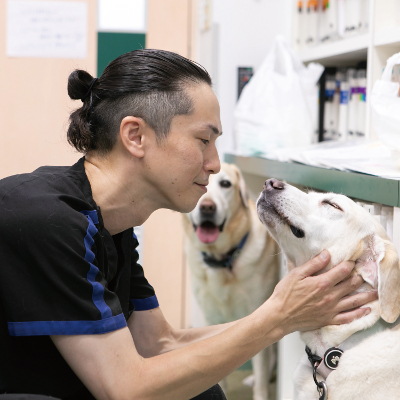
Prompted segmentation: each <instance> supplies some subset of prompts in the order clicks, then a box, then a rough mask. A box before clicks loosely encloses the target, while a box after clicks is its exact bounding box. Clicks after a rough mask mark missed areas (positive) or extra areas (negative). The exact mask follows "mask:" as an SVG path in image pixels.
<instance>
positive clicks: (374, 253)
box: [356, 234, 400, 323]
mask: <svg viewBox="0 0 400 400" xmlns="http://www.w3.org/2000/svg"><path fill="white" fill-rule="evenodd" d="M360 246H361V247H360ZM358 250H359V251H360V250H362V254H361V255H360V256H359V257H358V258H357V260H356V267H357V269H358V270H359V271H360V273H361V276H362V277H363V279H364V280H365V281H366V282H368V283H369V284H370V285H371V286H372V287H374V288H376V289H378V294H379V308H380V313H381V317H382V318H383V319H384V320H385V321H386V322H389V323H392V322H394V321H396V319H397V318H398V317H399V315H400V265H399V256H398V254H397V251H396V249H395V248H394V246H393V244H392V243H391V242H390V241H389V240H386V239H382V238H381V237H380V236H378V235H377V234H372V235H369V236H367V237H366V238H364V240H363V241H362V242H361V243H360V245H359V248H358Z"/></svg>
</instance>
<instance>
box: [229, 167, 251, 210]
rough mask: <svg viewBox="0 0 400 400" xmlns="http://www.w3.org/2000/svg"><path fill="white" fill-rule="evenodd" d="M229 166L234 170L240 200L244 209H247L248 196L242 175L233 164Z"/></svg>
mask: <svg viewBox="0 0 400 400" xmlns="http://www.w3.org/2000/svg"><path fill="white" fill-rule="evenodd" d="M230 165H231V167H233V169H234V170H235V173H236V175H237V178H238V183H239V191H240V198H241V199H242V203H243V205H244V206H245V207H246V208H248V207H249V194H248V192H247V186H246V182H245V180H244V178H243V175H242V173H241V172H240V169H239V168H238V167H237V166H236V165H235V164H230Z"/></svg>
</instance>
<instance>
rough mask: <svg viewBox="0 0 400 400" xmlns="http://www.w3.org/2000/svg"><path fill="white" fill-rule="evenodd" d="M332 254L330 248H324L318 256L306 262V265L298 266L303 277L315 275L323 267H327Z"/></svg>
mask: <svg viewBox="0 0 400 400" xmlns="http://www.w3.org/2000/svg"><path fill="white" fill-rule="evenodd" d="M330 258H331V255H330V254H329V251H328V250H323V251H322V252H321V253H320V254H319V255H318V256H316V257H314V258H313V259H311V260H310V261H308V262H306V263H305V264H304V265H302V266H300V267H298V268H296V270H297V271H298V273H299V274H300V275H302V277H303V278H305V277H307V276H310V275H313V274H315V273H316V272H318V271H319V270H321V269H322V268H324V267H326V266H327V265H328V263H329V260H330Z"/></svg>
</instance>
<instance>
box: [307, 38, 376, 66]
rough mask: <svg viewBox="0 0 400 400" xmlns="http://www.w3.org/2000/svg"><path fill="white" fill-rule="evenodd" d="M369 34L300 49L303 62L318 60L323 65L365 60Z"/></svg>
mask: <svg viewBox="0 0 400 400" xmlns="http://www.w3.org/2000/svg"><path fill="white" fill-rule="evenodd" d="M368 44H369V34H368V33H365V34H362V35H357V36H352V37H348V38H344V39H339V40H336V41H334V42H329V43H324V44H320V45H317V46H314V47H309V48H304V49H302V50H300V52H299V55H300V58H301V60H302V61H303V62H305V63H308V62H311V61H314V62H319V63H321V64H322V65H324V66H327V67H329V66H338V65H341V64H342V65H343V64H346V65H347V64H348V63H352V62H354V63H356V62H358V61H363V60H364V61H365V60H366V59H367V54H368Z"/></svg>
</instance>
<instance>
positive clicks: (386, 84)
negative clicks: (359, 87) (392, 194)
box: [371, 53, 400, 168]
mask: <svg viewBox="0 0 400 400" xmlns="http://www.w3.org/2000/svg"><path fill="white" fill-rule="evenodd" d="M396 64H400V53H397V54H395V55H393V56H392V57H390V58H389V59H388V60H387V63H386V68H385V70H384V71H383V74H382V79H378V80H377V81H376V82H375V84H374V88H373V89H372V94H371V108H372V122H373V124H374V128H375V131H376V133H377V134H378V136H379V139H380V140H381V141H382V143H383V144H385V145H387V146H389V147H390V149H391V150H392V158H393V161H394V164H395V166H396V167H398V168H400V97H399V82H391V76H392V70H393V67H394V66H395V65H396Z"/></svg>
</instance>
